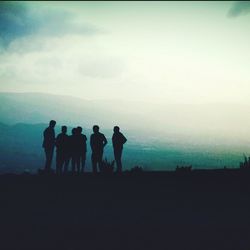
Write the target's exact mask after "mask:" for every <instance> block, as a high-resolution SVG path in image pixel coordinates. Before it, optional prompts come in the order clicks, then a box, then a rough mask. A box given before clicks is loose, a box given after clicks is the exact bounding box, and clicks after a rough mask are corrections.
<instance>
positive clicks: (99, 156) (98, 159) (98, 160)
mask: <svg viewBox="0 0 250 250" xmlns="http://www.w3.org/2000/svg"><path fill="white" fill-rule="evenodd" d="M102 157H103V151H100V152H98V154H97V162H98V167H99V171H100V172H101V170H102Z"/></svg>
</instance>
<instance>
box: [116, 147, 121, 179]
mask: <svg viewBox="0 0 250 250" xmlns="http://www.w3.org/2000/svg"><path fill="white" fill-rule="evenodd" d="M114 154H115V161H116V167H117V173H119V174H120V173H122V150H115V151H114Z"/></svg>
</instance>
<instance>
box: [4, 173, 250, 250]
mask: <svg viewBox="0 0 250 250" xmlns="http://www.w3.org/2000/svg"><path fill="white" fill-rule="evenodd" d="M0 200H1V202H0V230H1V232H0V249H1V250H5V249H6V250H7V249H18V250H20V249H25V250H29V249H32V250H40V249H46V250H47V249H62V250H64V249H67V250H78V249H86V250H92V249H108V250H111V249H115V250H119V249H135V250H139V249H170V250H172V249H185V250H188V249H190V250H196V249H197V250H198V249H199V250H215V249H220V250H221V249H226V250H230V249H232V250H241V249H244V250H249V249H250V173H249V172H242V171H239V170H238V171H237V170H234V171H233V170H232V171H230V170H227V171H223V170H222V171H193V172H191V173H186V174H185V173H174V172H173V173H166V172H165V173H164V172H161V173H160V172H156V173H142V174H138V175H124V176H96V177H94V176H91V175H87V176H75V177H73V176H65V177H61V178H59V177H56V176H47V177H46V176H15V175H2V176H0Z"/></svg>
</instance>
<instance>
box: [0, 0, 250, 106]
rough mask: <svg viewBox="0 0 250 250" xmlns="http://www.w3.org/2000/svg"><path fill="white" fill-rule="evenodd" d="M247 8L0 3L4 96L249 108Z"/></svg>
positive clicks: (231, 5)
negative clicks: (25, 94) (244, 105)
mask: <svg viewBox="0 0 250 250" xmlns="http://www.w3.org/2000/svg"><path fill="white" fill-rule="evenodd" d="M249 44H250V2H157V1H152V2H1V3H0V91H2V92H3V91H5V92H45V93H52V94H63V95H72V96H76V97H81V98H84V99H109V100H111V99H120V100H143V101H147V102H163V103H191V104H192V103H213V102H225V103H235V102H236V103H247V104H250V98H249V94H250V46H249Z"/></svg>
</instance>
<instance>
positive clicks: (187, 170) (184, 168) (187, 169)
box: [175, 165, 192, 173]
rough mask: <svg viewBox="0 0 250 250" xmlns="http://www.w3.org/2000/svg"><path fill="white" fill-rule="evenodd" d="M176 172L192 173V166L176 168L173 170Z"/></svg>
mask: <svg viewBox="0 0 250 250" xmlns="http://www.w3.org/2000/svg"><path fill="white" fill-rule="evenodd" d="M175 171H176V172H182V173H183V172H185V173H186V172H191V171H192V165H190V166H180V167H179V166H177V167H176V169H175Z"/></svg>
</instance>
